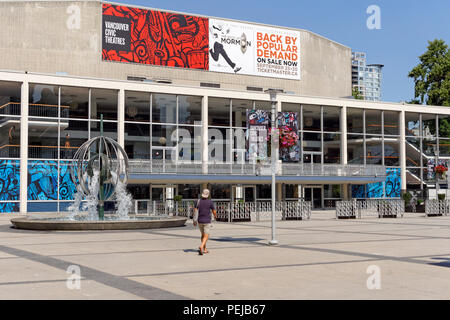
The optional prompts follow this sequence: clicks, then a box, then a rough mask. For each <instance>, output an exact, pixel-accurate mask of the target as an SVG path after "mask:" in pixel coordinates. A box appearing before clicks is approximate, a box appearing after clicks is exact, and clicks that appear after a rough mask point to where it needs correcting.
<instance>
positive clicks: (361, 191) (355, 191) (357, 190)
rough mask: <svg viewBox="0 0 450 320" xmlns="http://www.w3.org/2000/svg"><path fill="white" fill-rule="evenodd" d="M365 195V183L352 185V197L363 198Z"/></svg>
mask: <svg viewBox="0 0 450 320" xmlns="http://www.w3.org/2000/svg"><path fill="white" fill-rule="evenodd" d="M365 197H366V190H365V185H363V184H361V185H356V184H353V185H352V198H356V199H363V198H365Z"/></svg>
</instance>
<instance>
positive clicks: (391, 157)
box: [384, 138, 400, 166]
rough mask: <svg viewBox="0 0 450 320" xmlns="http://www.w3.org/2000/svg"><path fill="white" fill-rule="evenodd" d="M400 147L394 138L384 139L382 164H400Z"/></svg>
mask: <svg viewBox="0 0 450 320" xmlns="http://www.w3.org/2000/svg"><path fill="white" fill-rule="evenodd" d="M399 157H400V148H399V143H398V140H397V139H396V138H394V139H392V138H391V139H389V138H385V140H384V165H385V166H399V165H400V158H399Z"/></svg>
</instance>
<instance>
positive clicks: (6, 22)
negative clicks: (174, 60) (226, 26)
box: [0, 1, 351, 98]
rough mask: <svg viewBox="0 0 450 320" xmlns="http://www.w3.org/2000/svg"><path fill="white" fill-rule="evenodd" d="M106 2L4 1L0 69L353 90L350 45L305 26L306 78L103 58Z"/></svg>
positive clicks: (332, 92) (240, 86)
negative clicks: (162, 65) (219, 71)
mask: <svg viewBox="0 0 450 320" xmlns="http://www.w3.org/2000/svg"><path fill="white" fill-rule="evenodd" d="M101 5H102V2H101V1H7V2H2V3H0V38H1V39H2V41H1V43H0V55H1V56H2V59H1V61H0V69H2V70H17V71H29V72H38V73H41V72H42V73H64V74H67V75H71V76H85V77H94V78H106V79H118V80H126V79H127V77H128V76H135V77H146V78H148V79H155V78H164V79H170V80H172V83H173V84H178V85H189V86H199V85H200V82H210V83H219V84H220V85H221V88H224V89H233V90H246V88H247V86H251V87H260V88H264V89H266V88H274V87H275V88H281V89H284V90H285V91H290V92H293V93H295V94H301V95H309V96H321V97H334V98H338V97H348V96H351V49H350V48H348V47H346V46H343V45H341V44H338V43H336V42H333V41H331V40H328V39H326V38H323V37H321V36H319V35H316V34H314V33H312V32H310V31H305V30H299V32H300V38H301V42H300V46H301V47H300V52H301V54H300V61H301V80H286V79H276V78H269V77H257V76H248V75H236V74H225V73H218V72H212V71H203V70H187V69H182V68H173V67H161V66H149V65H138V64H130V63H120V62H109V61H102V52H101V50H102V42H101V40H102V37H101V34H102V8H101ZM130 7H132V6H131V5H130ZM160 10H161V11H166V10H163V9H160ZM191 15H192V14H191ZM255 24H256V23H255Z"/></svg>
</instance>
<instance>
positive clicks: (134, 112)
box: [125, 91, 150, 122]
mask: <svg viewBox="0 0 450 320" xmlns="http://www.w3.org/2000/svg"><path fill="white" fill-rule="evenodd" d="M125 121H140V122H149V121H150V93H147V92H133V91H125Z"/></svg>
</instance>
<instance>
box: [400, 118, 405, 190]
mask: <svg viewBox="0 0 450 320" xmlns="http://www.w3.org/2000/svg"><path fill="white" fill-rule="evenodd" d="M399 128H400V170H401V172H400V177H401V191H402V192H403V191H406V146H405V143H406V139H405V110H402V111H401V112H400V119H399Z"/></svg>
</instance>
